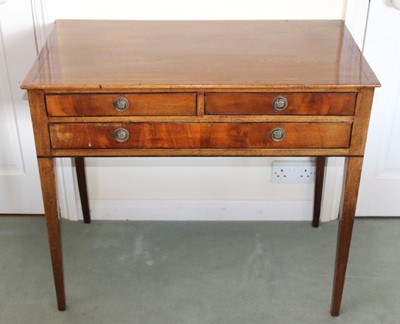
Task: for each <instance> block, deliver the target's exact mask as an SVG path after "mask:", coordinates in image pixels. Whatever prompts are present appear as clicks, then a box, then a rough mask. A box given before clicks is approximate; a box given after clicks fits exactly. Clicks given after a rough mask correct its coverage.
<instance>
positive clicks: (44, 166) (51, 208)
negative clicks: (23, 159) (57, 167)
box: [38, 157, 65, 310]
mask: <svg viewBox="0 0 400 324" xmlns="http://www.w3.org/2000/svg"><path fill="white" fill-rule="evenodd" d="M38 164H39V173H40V180H41V184H42V193H43V202H44V211H45V216H46V225H47V233H48V239H49V245H50V255H51V263H52V266H53V277H54V284H55V287H56V295H57V306H58V309H59V310H65V291H64V274H63V263H62V250H61V233H60V226H59V219H58V205H57V193H56V178H55V174H54V160H53V158H42V157H41V158H38Z"/></svg>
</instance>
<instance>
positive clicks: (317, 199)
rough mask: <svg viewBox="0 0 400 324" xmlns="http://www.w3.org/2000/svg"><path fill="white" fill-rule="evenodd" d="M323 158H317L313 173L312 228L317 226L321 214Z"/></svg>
mask: <svg viewBox="0 0 400 324" xmlns="http://www.w3.org/2000/svg"><path fill="white" fill-rule="evenodd" d="M325 160H326V158H325V156H318V157H317V163H316V172H315V189H314V214H313V220H312V226H313V227H318V226H319V219H320V214H321V201H322V188H323V185H324V174H325Z"/></svg>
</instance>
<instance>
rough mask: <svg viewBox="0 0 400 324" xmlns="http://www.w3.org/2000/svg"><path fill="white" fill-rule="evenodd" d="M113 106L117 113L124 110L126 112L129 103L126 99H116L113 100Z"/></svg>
mask: <svg viewBox="0 0 400 324" xmlns="http://www.w3.org/2000/svg"><path fill="white" fill-rule="evenodd" d="M113 106H114V108H115V110H117V111H119V112H124V111H125V110H127V109H128V108H129V101H128V99H126V98H123V97H118V98H117V99H115V100H114V101H113Z"/></svg>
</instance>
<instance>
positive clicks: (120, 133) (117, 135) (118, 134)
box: [112, 128, 129, 143]
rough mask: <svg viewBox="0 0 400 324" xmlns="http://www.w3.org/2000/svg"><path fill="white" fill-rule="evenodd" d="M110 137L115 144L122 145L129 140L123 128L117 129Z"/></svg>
mask: <svg viewBox="0 0 400 324" xmlns="http://www.w3.org/2000/svg"><path fill="white" fill-rule="evenodd" d="M112 137H113V138H114V139H115V140H116V141H117V142H120V143H123V142H126V141H127V140H128V139H129V132H128V131H127V130H126V129H125V128H118V129H116V130H115V131H114V132H113V133H112Z"/></svg>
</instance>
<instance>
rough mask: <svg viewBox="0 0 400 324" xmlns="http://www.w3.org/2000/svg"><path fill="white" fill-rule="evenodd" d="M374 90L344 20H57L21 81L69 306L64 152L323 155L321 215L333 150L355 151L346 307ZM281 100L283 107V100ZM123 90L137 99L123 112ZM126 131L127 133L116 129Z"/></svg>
mask: <svg viewBox="0 0 400 324" xmlns="http://www.w3.org/2000/svg"><path fill="white" fill-rule="evenodd" d="M377 86H379V82H378V80H377V78H376V77H375V75H374V74H373V72H372V70H371V68H370V67H369V65H368V63H367V62H366V61H365V59H364V57H363V55H362V53H361V52H360V50H359V49H358V47H357V45H356V44H355V42H354V40H353V39H352V37H351V35H350V33H349V31H348V30H347V28H346V27H345V25H344V22H343V21H317V20H314V21H67V20H65V21H58V22H57V23H56V24H55V26H54V29H53V32H52V33H51V35H50V36H49V40H48V41H47V43H46V44H45V46H44V48H43V49H42V51H41V52H40V55H39V57H38V59H37V60H36V62H35V63H34V65H33V67H32V69H31V71H30V72H29V74H28V75H27V77H26V79H25V81H24V82H23V84H22V86H21V87H22V88H23V89H28V93H29V103H30V109H31V115H32V123H33V128H34V134H35V142H36V150H37V156H38V161H39V171H40V176H41V182H42V188H43V189H42V190H43V193H44V194H43V197H44V200H45V213H46V219H47V222H48V233H49V242H50V248H51V256H52V264H53V273H54V280H55V284H56V294H57V303H58V307H59V309H60V310H63V309H65V293H64V285H63V271H62V258H61V240H60V233H59V229H58V214H57V213H58V210H57V208H56V203H57V196H56V183H55V177H54V170H53V168H54V164H53V163H54V162H53V160H54V158H56V157H77V158H78V160H77V161H78V171H79V172H81V171H82V169H83V158H84V157H86V156H92V157H102V156H113V157H118V156H315V157H317V165H318V167H317V183H316V188H315V205H314V225H316V223H317V219H318V220H319V213H320V208H321V206H320V200H321V194H322V186H323V170H324V164H325V157H326V156H344V157H347V159H348V167H347V169H346V180H345V191H344V192H343V201H342V203H343V207H342V216H341V219H340V226H339V234H338V244H337V256H336V265H335V275H334V285H333V296H332V308H331V314H332V315H333V316H337V315H338V314H339V310H340V304H341V298H342V294H343V287H344V277H345V272H346V266H347V261H348V255H349V248H350V241H351V233H352V226H353V220H354V212H355V208H356V201H357V192H358V186H359V178H360V172H361V166H362V160H363V155H364V149H365V143H366V135H367V130H368V123H369V116H370V112H371V105H372V99H373V94H374V88H375V87H377ZM277 97H285V98H286V99H287V101H288V105H287V108H286V109H284V110H281V111H277V110H276V109H275V108H274V107H273V102H274V100H275V99H276V98H277ZM116 98H124V99H126V100H128V101H129V108H128V109H126V110H124V109H122V110H123V111H120V110H118V109H115V108H114V105H113V101H114V100H115V99H116ZM119 128H122V129H124V132H125V131H127V132H129V136H126V137H125V138H120V137H116V135H115V131H116V130H117V129H119ZM276 128H281V129H283V131H284V133H285V137H284V138H283V139H282V140H280V141H275V140H276V138H275V140H273V139H272V138H271V133H272V131H273V130H274V129H276ZM281 133H282V131H281ZM125 135H126V134H125ZM116 139H118V141H117V140H116ZM121 139H122V141H121ZM81 162H82V163H81Z"/></svg>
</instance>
